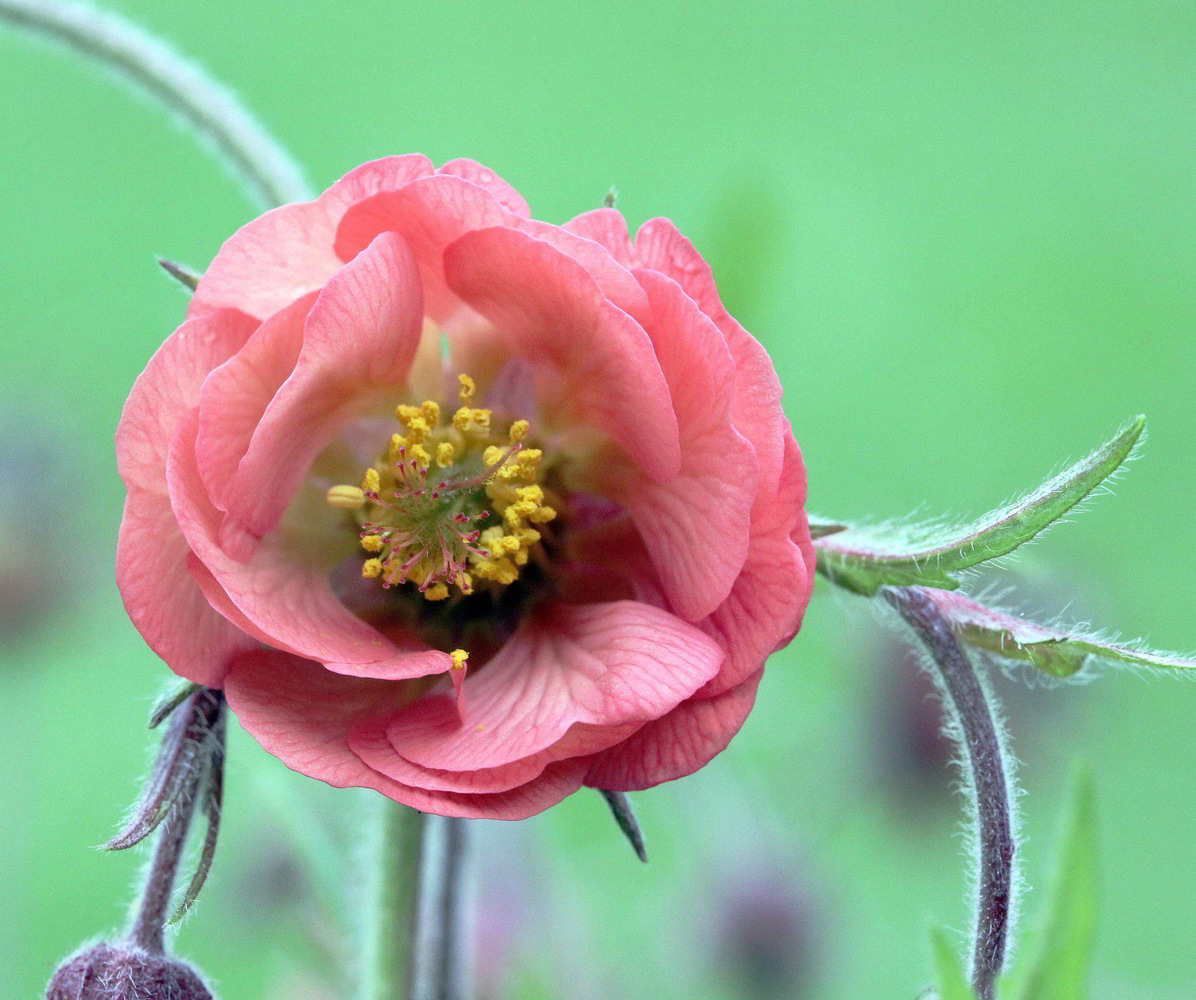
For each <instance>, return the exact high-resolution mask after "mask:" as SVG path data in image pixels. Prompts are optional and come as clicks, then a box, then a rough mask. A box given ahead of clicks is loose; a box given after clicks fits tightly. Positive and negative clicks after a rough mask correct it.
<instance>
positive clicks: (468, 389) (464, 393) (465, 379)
mask: <svg viewBox="0 0 1196 1000" xmlns="http://www.w3.org/2000/svg"><path fill="white" fill-rule="evenodd" d="M457 381H458V382H460V383H461V392H460V393H459V395H460V396H461V398H462V399H472V398H473V394H474V391H475V388H476V387H475V386H474V384H473V379H471V378H470V377H469V376H468V375H458V376H457Z"/></svg>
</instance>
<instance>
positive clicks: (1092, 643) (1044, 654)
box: [933, 593, 1196, 677]
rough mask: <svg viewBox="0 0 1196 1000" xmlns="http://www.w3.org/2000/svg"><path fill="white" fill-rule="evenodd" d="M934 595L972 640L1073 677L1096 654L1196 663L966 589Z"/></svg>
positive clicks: (1174, 664)
mask: <svg viewBox="0 0 1196 1000" xmlns="http://www.w3.org/2000/svg"><path fill="white" fill-rule="evenodd" d="M933 599H934V601H935V603H936V604H937V605H938V606H939V608H940V610H941V611H942V612H943V614H944V615H946V617H947V618H948V619H949V620H950V621H951V624H952V625H953V626H954V628H955V631H956V632H957V633H958V634H959V636H960V638H962V639H963V640H964V642H966V643H967V644H968V645H970V646H975V647H976V648H977V649H985V650H988V651H989V652H991V653H995V654H997V655H998V656H1003V657H1006V658H1007V659H1011V660H1024V661H1025V662H1027V663H1032V664H1034V666H1036V667H1038V668H1039V669H1040V670H1043V671H1045V672H1046V673H1048V674H1052V675H1053V676H1055V677H1070V676H1071V675H1072V674H1074V673H1076V672H1077V671H1078V670H1080V669H1081V668H1082V667H1083V666H1084V664H1085V663H1086V662H1087V660H1088V658H1089V657H1090V656H1092V657H1096V658H1098V659H1102V660H1112V661H1114V662H1116V663H1124V664H1128V665H1130V666H1136V667H1154V668H1161V669H1168V670H1194V669H1196V660H1192V659H1186V658H1184V657H1182V656H1176V655H1174V654H1172V653H1156V652H1152V651H1150V650H1146V649H1139V648H1136V647H1134V646H1127V645H1123V644H1120V643H1113V642H1106V641H1104V640H1102V639H1099V638H1096V637H1094V636H1085V635H1082V634H1080V633H1079V632H1073V631H1066V630H1062V629H1059V628H1052V627H1048V626H1045V625H1037V624H1035V623H1034V622H1029V621H1026V620H1025V619H1024V618H1019V617H1017V616H1015V615H1011V614H1008V613H1006V612H1004V611H996V610H994V609H992V608H987V607H985V606H984V605H983V604H979V603H977V602H976V601H973V600H970V599H969V598H966V597H964V596H962V595H960V594H945V593H938V594H934V595H933Z"/></svg>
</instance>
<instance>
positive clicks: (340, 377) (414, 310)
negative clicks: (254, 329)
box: [215, 233, 423, 558]
mask: <svg viewBox="0 0 1196 1000" xmlns="http://www.w3.org/2000/svg"><path fill="white" fill-rule="evenodd" d="M422 326H423V303H422V298H421V295H420V285H419V276H418V273H417V272H416V268H415V261H414V259H413V258H412V256H411V251H410V250H409V249H408V247H407V244H406V242H405V241H404V240H403V238H402V237H401V236H398V235H396V234H394V233H384V234H383V235H381V236H379V237H378V238H377V239H376V240H375V241H374V242H373V243H371V244H370V247H369V249H368V250H366V251H365V252H363V253H362V254H360V255H359V256H358V257H356V258H355V259H354V260H353V261H351V262H350V263H348V264H346V265H345V266H344V267H343V268H341V270H340V271H338V272H337V273H336V275H335V276H334V277H332V278H331V279H330V280H329V281H328V283H327V284H326V285H325V286H324V289H323V290H322V291H321V292H320V294H319V297H318V298H317V299H316V301H315V304H314V305H312V307H311V311H310V313H309V314H308V317H307V324H306V326H305V328H304V334H303V346H302V349H301V350H300V352H299V359H298V361H297V362H296V364H295V369H294V371H293V372H292V373H291V375H290V377H289V378H287V380H286V382H285V383H284V384H283V385H282V386H281V388H280V389H279V390H278V392H277V394H276V395H275V396H274V398H273V399H272V400H271V401H270V403H269V405H268V406H267V407H266V409H265V412H264V413H263V414H262V418H261V420H260V421H259V423H258V425H257V428H256V429H255V430H254V432H253V438H252V440H251V442H250V444H249V448H248V450H247V451H246V453H245V456H244V458H242V459H241V461H240V464H239V466H238V468H237V471H236V474H235V475H234V476H233V477H232V479H231V480H229V482H228V486H227V487H226V488H225V490H224V492H223V495H221V496H218V497H216V498H215V499H216V500H217V501H218V503H219V505H220V506H221V507H222V508H224V509H225V510H226V511H227V512H228V516H227V519H226V523H225V524H224V525H223V526H222V534H221V540H222V544H223V545H224V547H225V548H226V549H228V550H229V551H230V552H231V553H232V554H233V555H235V556H236V557H238V558H247V557H248V555H249V554H251V553H252V551H253V548H254V546H255V545H256V543H257V540H259V539H261V538H262V537H264V536H265V535H266V534H267V532H269V531H270V530H271V529H273V528H274V527H275V526H276V525H277V524H278V522H279V520H280V519H281V518H282V515H283V512H284V511H285V510H286V508H287V507H288V505H289V504H290V502H291V499H292V497H293V496H294V493H295V490H296V489H297V487H298V485H299V483H300V481H301V480H302V479H303V477H304V476H305V475H306V473H307V470H308V469H309V468H310V466H311V463H312V461H313V460H314V459H315V457H316V455H317V454H319V452H320V450H321V449H322V448H323V447H324V446H325V445H326V444H327V443H328V441H329V440H330V439H331V437H332V436H333V434H334V433H335V431H336V430H337V428H338V427H339V426H341V425H342V424H343V423H344V422H345V421H346V420H347V419H349V418H350V417H351V416H353V415H355V414H357V413H358V412H360V411H361V410H362V409H363V408H364V407H366V406H368V405H369V404H371V403H373V402H375V401H376V399H377V398H378V395H379V393H380V391H381V390H384V389H390V390H391V391H397V389H398V387H399V386H401V385H402V384H403V382H404V381H405V379H406V377H407V374H408V372H409V370H410V368H411V362H412V359H413V358H414V357H415V352H416V348H417V347H418V345H419V338H420V331H421V329H422Z"/></svg>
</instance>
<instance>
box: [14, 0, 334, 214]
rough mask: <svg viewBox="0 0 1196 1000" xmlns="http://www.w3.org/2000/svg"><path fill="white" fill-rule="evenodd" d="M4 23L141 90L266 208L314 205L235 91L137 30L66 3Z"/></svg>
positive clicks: (22, 8) (43, 0) (294, 169)
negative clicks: (42, 37) (195, 135)
mask: <svg viewBox="0 0 1196 1000" xmlns="http://www.w3.org/2000/svg"><path fill="white" fill-rule="evenodd" d="M0 21H6V22H8V23H9V24H13V25H16V26H17V27H21V28H27V29H29V30H31V31H35V32H37V33H39V34H42V35H45V36H48V37H49V38H51V39H53V40H54V41H57V42H60V43H61V44H63V45H65V46H66V47H67V48H70V49H72V50H74V51H75V52H78V53H80V54H82V55H84V56H87V57H88V58H90V59H94V60H95V61H97V62H99V63H101V64H103V65H105V66H107V67H108V68H109V69H112V70H114V71H115V72H117V73H119V74H121V75H123V76H125V77H127V78H128V79H130V80H132V81H134V82H135V83H137V84H139V85H140V86H141V87H143V88H144V89H145V90H146V91H147V92H148V93H149V94H150V96H152V97H154V98H156V99H157V100H158V101H159V102H161V103H162V104H163V105H165V106H166V107H167V108H168V109H169V110H170V111H172V112H174V113H175V114H176V115H177V116H178V117H179V118H181V119H182V120H183V121H184V122H186V123H187V124H188V125H190V126H191V127H192V128H194V129H195V131H196V132H198V133H199V134H200V136H202V137H203V138H204V139H206V140H207V141H208V142H209V143H210V144H211V146H212V147H213V149H214V150H215V151H216V153H217V155H218V156H219V157H220V158H221V159H222V160H223V161H224V162H225V164H226V165H227V166H229V167H230V168H231V169H232V171H233V173H234V174H236V175H237V176H239V177H240V179H241V180H242V181H243V182H244V183H245V184H246V185H247V186H248V188H249V189H250V191H251V193H252V194H253V197H254V199H255V200H256V201H257V202H258V203H259V204H260V205H262V206H263V207H273V206H275V205H282V204H285V203H287V202H290V201H302V200H305V199H307V198H310V197H311V191H310V189H309V188H308V186H307V183H306V182H305V181H304V179H303V175H302V173H301V172H300V170H299V168H298V166H297V165H296V164H295V162H294V161H293V160H292V159H291V157H290V156H289V155H288V154H287V152H286V151H285V150H284V149H283V148H282V146H281V145H279V143H278V142H277V141H276V140H275V139H274V138H273V137H272V136H271V135H270V133H269V132H267V131H266V130H265V129H264V128H263V127H262V125H261V124H260V123H259V122H258V121H257V120H256V119H255V118H254V117H253V116H252V115H251V114H250V113H249V112H248V111H247V110H246V109H245V108H244V107H243V106H242V105H241V103H240V102H239V101H238V100H237V99H236V97H234V96H233V94H232V92H231V91H229V90H228V89H226V88H225V87H222V86H221V85H220V84H218V83H216V82H215V81H214V80H212V79H211V78H210V77H209V76H208V75H207V74H206V73H204V72H203V70H201V69H200V68H199V67H198V66H196V65H195V64H193V63H190V62H188V61H187V60H185V59H184V58H183V57H182V56H181V55H179V54H178V53H177V52H175V51H174V50H173V49H172V48H171V47H170V46H168V45H167V44H166V43H164V42H163V41H162V40H161V39H158V38H155V37H154V36H153V35H151V34H150V33H149V32H147V31H145V30H144V29H142V28H140V27H138V26H137V25H135V24H133V23H132V22H130V21H127V20H125V19H124V18H122V17H119V16H117V15H115V14H111V13H106V12H102V11H98V10H94V9H92V8H91V7H86V6H84V5H82V4H74V3H63V2H61V0H0Z"/></svg>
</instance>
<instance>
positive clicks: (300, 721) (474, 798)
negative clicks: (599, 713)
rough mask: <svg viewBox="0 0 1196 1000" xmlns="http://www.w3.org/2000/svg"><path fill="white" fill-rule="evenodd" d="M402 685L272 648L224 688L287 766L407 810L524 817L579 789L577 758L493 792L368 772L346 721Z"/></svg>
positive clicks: (251, 729)
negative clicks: (461, 790) (455, 789)
mask: <svg viewBox="0 0 1196 1000" xmlns="http://www.w3.org/2000/svg"><path fill="white" fill-rule="evenodd" d="M401 688H402V686H401V685H398V684H394V683H390V682H384V681H376V680H365V679H360V678H351V677H343V676H340V675H337V674H332V673H329V672H328V671H326V670H322V669H321V668H320V667H319V666H318V665H317V664H314V663H311V662H309V661H306V660H302V659H300V658H298V657H294V656H289V655H287V654H285V653H279V652H277V651H273V650H262V651H259V652H256V653H250V654H248V655H245V656H242V657H240V658H239V659H238V660H237V661H235V662H234V664H233V667H232V670H231V672H230V674H229V676H228V679H227V681H226V683H225V694H226V695H227V697H228V703H229V706H230V707H231V708H232V710H233V711H234V712H235V713H236V715H237V718H238V719H239V720H240V722H241V725H242V726H244V727H245V729H246V731H248V733H249V734H250V735H251V736H252V737H253V738H254V739H255V740H257V741H258V742H259V743H260V744H261V745H262V747H263V748H264V749H265V750H266V751H267V752H269V753H271V754H273V755H274V756H276V757H278V758H279V759H280V760H281V761H282V762H283V763H284V764H286V765H287V766H288V767H290V768H292V769H294V770H296V771H299V772H300V773H302V774H306V775H308V776H310V777H313V778H318V779H320V780H321V781H325V782H327V783H328V784H330V785H335V786H337V787H341V788H345V787H363V788H373V789H376V790H377V791H379V792H381V793H382V794H383V795H386V796H387V797H388V798H391V799H394V800H396V801H398V802H402V803H403V804H405V805H408V806H410V807H411V808H413V809H419V810H422V811H424V812H434V813H439V814H441V815H444V816H462V817H467V818H478V819H512V820H513V819H525V818H526V817H528V816H532V815H534V814H536V813H538V812H542V811H543V810H544V809H547V808H548V807H549V806H551V805H555V804H556V803H557V802H560V801H561V800H562V799H564V798H565V797H566V796H568V795H570V794H572V793H573V792H575V791H576V790H577V789H578V788H579V787H580V786H581V778H582V775H583V774H584V772H585V767H586V762H585V761H584V760H568V761H562V762H560V763H558V764H554V765H550V766H549V767H548V768H546V769H545V770H544V771H543V772H542V773H541V774H540V775H539V776H538V777H536V778H535V779H533V780H531V781H529V782H527V783H525V784H523V785H520V786H518V787H516V788H512V789H510V790H507V791H503V792H500V793H495V794H476V795H469V794H456V793H452V792H440V791H434V790H428V789H424V788H413V787H410V786H407V785H403V784H402V783H400V782H397V781H394V780H392V779H390V778H388V777H386V776H385V775H383V774H380V773H379V772H377V771H375V770H374V769H372V768H371V767H369V766H368V765H367V764H366V763H365V762H364V761H363V760H362V759H361V758H360V757H358V756H357V754H355V753H353V751H352V750H350V749H349V745H348V734H349V730H350V727H352V726H353V724H354V723H355V722H356V721H357V720H359V719H361V718H363V717H365V716H369V715H371V714H373V715H376V714H377V713H378V712H379V711H380V710H382V709H384V708H386V707H387V706H388V705H389V706H393V705H396V704H398V702H399V700H400V699H401V698H402V696H403V695H402V691H401Z"/></svg>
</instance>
